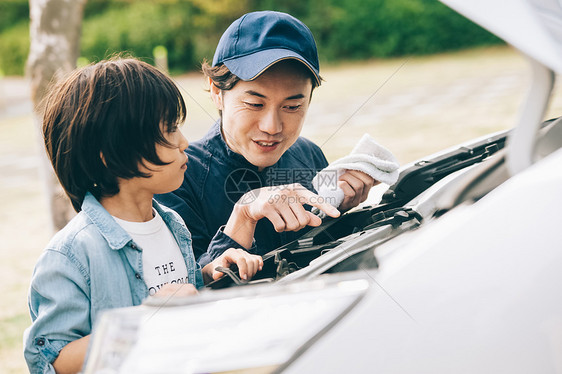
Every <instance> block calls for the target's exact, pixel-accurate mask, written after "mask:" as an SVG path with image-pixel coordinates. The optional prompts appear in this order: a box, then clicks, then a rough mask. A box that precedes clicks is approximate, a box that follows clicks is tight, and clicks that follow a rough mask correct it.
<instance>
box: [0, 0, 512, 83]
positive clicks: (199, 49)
mask: <svg viewBox="0 0 562 374" xmlns="http://www.w3.org/2000/svg"><path fill="white" fill-rule="evenodd" d="M265 9H271V10H279V11H284V12H287V13H290V14H292V15H294V16H295V17H297V18H299V19H300V20H302V21H303V22H304V23H305V24H307V25H308V26H309V27H310V29H311V30H312V32H313V34H314V36H315V38H316V41H317V43H318V49H319V53H320V58H321V60H322V61H324V62H338V61H342V60H359V59H372V58H384V57H395V56H403V55H419V54H430V53H436V52H443V51H449V50H455V49H462V48H466V47H472V46H477V45H489V44H498V43H501V41H500V40H499V39H497V38H496V37H494V36H493V35H491V34H489V33H488V32H487V31H485V30H483V29H481V28H480V27H478V26H476V25H475V24H473V23H472V22H470V21H468V20H467V19H465V18H463V17H462V16H460V15H458V14H457V13H455V12H454V11H452V10H451V9H449V8H447V7H446V6H445V5H443V4H441V3H440V2H438V1H437V0H309V1H302V0H284V1H279V0H277V1H274V0H153V1H144V0H137V1H134V0H88V1H87V3H86V8H85V13H84V21H83V28H82V42H81V56H82V58H81V61H98V60H100V59H102V58H104V57H106V56H108V55H111V54H113V53H115V52H121V51H128V52H129V53H130V54H132V55H133V56H136V57H139V58H141V59H144V60H145V61H149V62H152V61H153V57H152V51H153V49H154V47H156V46H160V45H161V46H164V47H166V49H167V51H168V66H169V68H170V70H171V72H172V73H181V72H185V71H191V70H197V69H198V68H199V66H200V63H201V61H202V59H204V58H206V59H209V60H210V59H212V57H213V51H214V48H215V47H216V44H217V43H218V39H219V38H220V35H221V34H222V32H223V31H224V30H225V29H226V27H227V26H228V25H229V24H230V23H231V22H232V21H233V20H235V19H236V18H238V17H240V16H241V15H242V14H244V13H246V12H249V11H254V10H265ZM359 30H360V31H359ZM28 49H29V3H28V1H27V0H4V1H0V71H3V72H4V74H6V75H22V74H24V70H25V60H26V58H27V53H28Z"/></svg>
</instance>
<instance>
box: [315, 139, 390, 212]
mask: <svg viewBox="0 0 562 374" xmlns="http://www.w3.org/2000/svg"><path fill="white" fill-rule="evenodd" d="M399 167H400V165H399V164H398V160H396V157H394V155H393V154H392V153H390V151H389V150H387V149H386V148H384V147H383V146H382V145H380V144H378V143H377V142H376V141H375V139H373V138H372V137H371V136H370V135H369V134H365V135H363V137H362V138H361V140H359V143H357V145H356V146H355V147H354V148H353V150H352V151H351V153H350V154H349V155H347V156H345V157H342V158H340V159H337V160H336V161H334V162H332V163H331V164H330V165H328V166H326V168H324V169H322V170H321V171H320V172H318V174H316V176H315V177H314V178H313V179H312V186H313V187H314V188H315V189H316V191H317V192H318V195H319V196H321V197H322V198H323V199H324V201H326V202H328V203H329V204H331V205H333V206H334V207H336V208H337V207H339V206H340V204H341V203H342V201H343V199H344V193H343V191H342V189H341V188H339V187H338V185H337V182H338V179H339V177H341V176H342V175H343V174H344V173H345V172H346V171H347V170H358V171H362V172H363V173H365V174H367V175H369V176H371V177H372V178H373V179H375V180H377V181H379V182H382V183H386V184H388V185H393V184H394V183H396V181H397V180H398V168H399Z"/></svg>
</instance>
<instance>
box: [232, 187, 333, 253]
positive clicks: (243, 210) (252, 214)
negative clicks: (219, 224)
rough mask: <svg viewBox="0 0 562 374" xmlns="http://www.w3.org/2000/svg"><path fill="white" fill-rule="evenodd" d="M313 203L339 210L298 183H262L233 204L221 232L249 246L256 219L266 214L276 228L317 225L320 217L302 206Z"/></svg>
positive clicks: (330, 210)
mask: <svg viewBox="0 0 562 374" xmlns="http://www.w3.org/2000/svg"><path fill="white" fill-rule="evenodd" d="M304 204H308V205H311V206H315V207H317V208H318V209H320V210H322V211H324V212H325V213H326V214H327V215H329V216H331V217H338V216H339V215H340V212H339V211H338V210H337V209H336V208H334V207H333V206H331V205H330V204H328V203H327V202H326V201H324V199H323V198H322V197H320V196H318V195H316V194H315V193H312V192H310V191H309V190H307V189H306V188H304V187H303V186H302V185H300V184H298V183H294V184H285V185H281V186H272V187H262V188H258V189H255V190H252V191H249V192H247V193H246V194H244V196H242V197H241V198H240V200H239V201H238V202H237V203H236V204H235V205H234V210H233V211H232V214H231V215H230V218H229V219H228V222H227V223H226V226H225V228H224V233H225V234H226V235H228V236H230V237H231V238H232V239H233V240H235V241H236V242H237V243H238V244H240V245H241V246H243V247H244V248H247V249H249V248H250V247H251V245H252V241H253V239H254V231H255V228H256V224H257V222H258V221H259V220H260V219H262V218H267V219H268V220H270V221H271V223H272V224H273V227H274V228H275V231H277V232H282V231H298V230H300V229H302V228H303V227H305V226H319V225H320V224H321V223H322V220H321V219H320V218H319V217H318V216H316V215H314V214H312V213H310V212H308V211H307V210H306V209H304V207H303V205H304Z"/></svg>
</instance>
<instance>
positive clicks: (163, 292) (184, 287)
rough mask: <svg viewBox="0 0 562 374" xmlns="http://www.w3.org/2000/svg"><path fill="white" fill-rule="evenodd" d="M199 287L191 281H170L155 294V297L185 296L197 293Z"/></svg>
mask: <svg viewBox="0 0 562 374" xmlns="http://www.w3.org/2000/svg"><path fill="white" fill-rule="evenodd" d="M197 293H198V292H197V288H195V286H194V285H192V284H191V283H168V284H165V285H163V286H162V288H160V289H159V290H158V292H156V293H155V294H154V297H171V296H177V297H185V296H191V295H197Z"/></svg>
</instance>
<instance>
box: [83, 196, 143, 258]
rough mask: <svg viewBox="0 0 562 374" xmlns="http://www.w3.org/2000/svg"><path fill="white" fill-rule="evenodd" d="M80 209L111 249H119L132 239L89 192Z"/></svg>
mask: <svg viewBox="0 0 562 374" xmlns="http://www.w3.org/2000/svg"><path fill="white" fill-rule="evenodd" d="M82 211H83V212H84V213H85V214H86V215H87V216H88V218H89V219H90V220H91V221H92V223H93V224H94V225H96V227H97V228H98V230H99V232H100V233H101V235H102V236H103V237H104V238H105V240H106V241H107V243H108V244H109V247H110V248H111V249H121V248H123V247H124V246H125V245H126V244H127V243H129V242H130V241H131V240H133V239H132V238H131V236H130V235H129V234H128V233H127V232H126V231H125V230H123V228H122V227H121V226H119V224H118V223H117V222H115V220H114V219H113V217H111V214H109V213H108V211H107V210H105V209H104V207H103V206H102V205H101V204H100V202H99V201H98V200H97V199H96V198H95V197H94V195H92V194H91V193H90V192H87V193H86V196H85V197H84V201H83V202H82Z"/></svg>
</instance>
